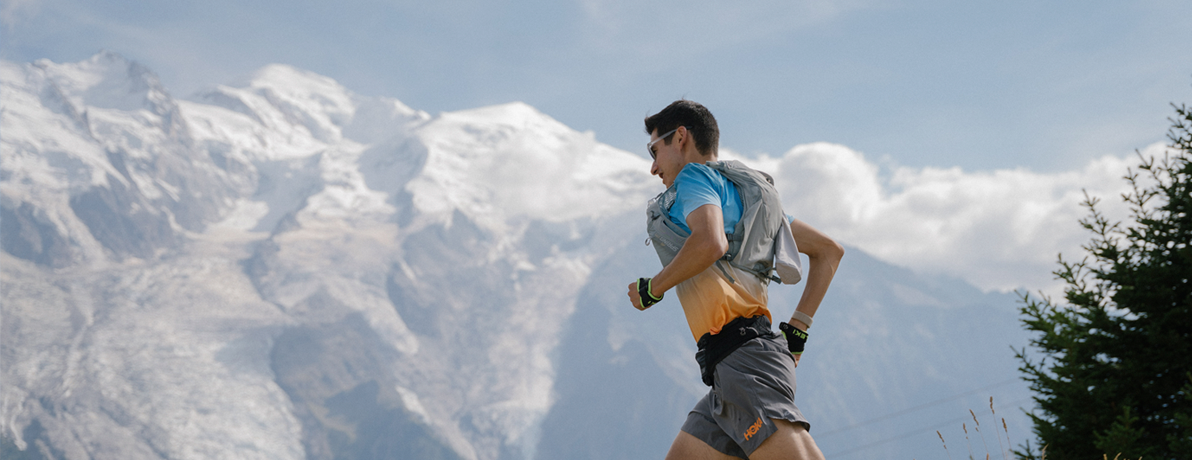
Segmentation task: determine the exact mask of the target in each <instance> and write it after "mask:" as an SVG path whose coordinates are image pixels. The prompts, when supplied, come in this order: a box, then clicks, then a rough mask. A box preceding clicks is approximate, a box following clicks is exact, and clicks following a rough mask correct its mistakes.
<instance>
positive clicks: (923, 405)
mask: <svg viewBox="0 0 1192 460" xmlns="http://www.w3.org/2000/svg"><path fill="white" fill-rule="evenodd" d="M1017 381H1019V379H1018V378H1017V377H1015V378H1012V379H1009V380H1004V381H1001V382H998V383H995V384H993V385H989V386H985V387H981V388H977V389H975V390H969V391H966V392H964V393H960V394H955V395H952V396H949V397H946V398H942V399H937V400H935V401H931V402H926V403H923V404H920V405H918V406H915V407H912V408H910V409H903V410H900V411H898V412H894V413H891V414H886V415H882V416H880V417H877V418H873V419H869V420H866V421H864V422H859V423H854V424H852V425H849V426H846V427H843V428H837V429H834V430H830V431H827V432H824V433H818V434H817V435H816V437H817V438H822V437H825V436H829V435H832V434H835V433H840V432H843V431H848V430H851V429H854V428H858V427H861V426H865V425H868V424H870V423H877V422H881V421H885V420H889V419H892V418H894V417H898V416H900V415H905V414H908V413H911V412H914V411H917V410H919V409H924V408H928V407H931V406H934V405H937V404H943V403H946V402H948V401H954V400H957V399H960V398H963V397H965V396H968V395H971V394H973V393H980V392H982V391H985V390H989V389H991V388H997V387H1000V386H1004V385H1007V384H1010V383H1012V382H1017Z"/></svg>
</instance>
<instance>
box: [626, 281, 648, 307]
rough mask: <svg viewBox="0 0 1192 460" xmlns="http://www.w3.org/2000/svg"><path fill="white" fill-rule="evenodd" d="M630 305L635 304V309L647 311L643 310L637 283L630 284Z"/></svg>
mask: <svg viewBox="0 0 1192 460" xmlns="http://www.w3.org/2000/svg"><path fill="white" fill-rule="evenodd" d="M629 303H631V304H633V308H636V309H638V310H645V308H642V296H641V295H640V294H638V293H637V281H634V282H632V283H629Z"/></svg>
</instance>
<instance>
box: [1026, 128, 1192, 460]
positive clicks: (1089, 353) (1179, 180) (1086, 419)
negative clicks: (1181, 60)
mask: <svg viewBox="0 0 1192 460" xmlns="http://www.w3.org/2000/svg"><path fill="white" fill-rule="evenodd" d="M1173 107H1175V111H1176V117H1174V118H1172V119H1171V121H1172V126H1171V129H1170V130H1169V131H1168V138H1169V139H1170V141H1171V144H1169V150H1168V153H1167V154H1166V155H1165V156H1164V157H1163V158H1161V159H1155V158H1143V157H1142V155H1141V154H1140V155H1139V157H1140V164H1139V165H1138V167H1137V169H1131V170H1129V171H1127V174H1126V176H1125V180H1126V181H1127V182H1128V183H1129V184H1130V185H1131V192H1129V193H1127V194H1125V195H1123V197H1122V198H1123V199H1124V200H1125V201H1126V203H1127V204H1128V205H1129V207H1130V210H1131V218H1130V219H1129V220H1128V221H1127V222H1125V223H1123V222H1111V221H1110V220H1109V219H1108V218H1107V217H1106V216H1105V215H1104V214H1102V213H1101V212H1100V211H1099V210H1098V208H1097V204H1098V199H1096V198H1092V197H1088V196H1087V195H1086V198H1085V202H1084V205H1085V206H1086V207H1087V208H1088V210H1089V215H1088V216H1087V217H1085V218H1084V219H1082V220H1081V221H1080V223H1081V225H1082V226H1083V227H1084V228H1085V229H1087V230H1088V231H1090V232H1091V233H1092V238H1091V240H1090V241H1089V242H1088V243H1087V244H1085V245H1084V246H1083V248H1084V250H1085V251H1086V254H1085V256H1084V257H1083V258H1082V259H1081V260H1080V261H1079V262H1074V261H1071V260H1065V259H1064V257H1063V255H1062V254H1061V256H1060V260H1059V266H1060V268H1059V269H1057V270H1056V271H1055V272H1054V273H1055V274H1056V276H1058V277H1059V278H1060V279H1061V280H1062V281H1063V282H1064V283H1065V285H1066V287H1065V289H1064V293H1065V295H1064V298H1065V300H1066V302H1064V303H1053V302H1052V301H1051V299H1049V298H1047V297H1046V296H1040V297H1041V298H1034V297H1032V296H1030V295H1029V294H1023V296H1022V307H1021V308H1020V311H1021V313H1022V316H1023V319H1022V322H1023V324H1024V325H1025V326H1026V328H1027V329H1028V330H1029V331H1031V332H1034V333H1035V336H1034V337H1033V338H1032V339H1031V340H1030V347H1031V350H1030V351H1029V352H1028V350H1027V349H1026V348H1023V349H1022V350H1018V351H1017V352H1016V354H1017V356H1018V359H1019V360H1020V362H1021V366H1020V367H1019V370H1020V371H1021V372H1023V374H1024V377H1023V378H1024V380H1026V381H1027V382H1029V383H1030V386H1031V390H1032V391H1033V392H1035V396H1034V400H1035V403H1036V405H1037V407H1036V409H1035V411H1034V412H1033V413H1030V414H1029V415H1030V417H1031V419H1032V422H1033V425H1034V427H1033V431H1034V433H1035V436H1036V437H1037V439H1036V442H1037V443H1038V444H1037V445H1036V446H1034V447H1031V446H1030V445H1029V443H1028V445H1026V446H1020V447H1022V449H1021V450H1020V451H1016V452H1015V453H1016V454H1017V455H1018V456H1019V458H1023V459H1028V458H1038V457H1039V452H1036V449H1038V448H1040V447H1044V446H1045V447H1046V458H1048V459H1055V460H1066V459H1081V460H1093V459H1101V458H1104V457H1103V456H1107V458H1115V456H1118V455H1119V454H1120V458H1122V459H1126V458H1129V459H1137V458H1139V457H1141V458H1143V459H1148V460H1149V459H1156V460H1159V459H1172V460H1174V459H1183V460H1186V459H1192V111H1190V110H1189V109H1188V108H1187V107H1185V106H1182V105H1180V106H1175V105H1173Z"/></svg>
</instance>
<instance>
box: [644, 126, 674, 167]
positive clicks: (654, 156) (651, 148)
mask: <svg viewBox="0 0 1192 460" xmlns="http://www.w3.org/2000/svg"><path fill="white" fill-rule="evenodd" d="M678 130H679V128H675V129H672V130H670V131H667V132H666V134H663V135H661V136H658V139H654V140H652V141H650V142H647V143H646V151H648V152H650V158H651V159H654V160H657V159H658V154H656V153H654V144H657V143H658V141H660V140H663V139H666V137H667V136H670V135H671V134H674V133H675V131H678Z"/></svg>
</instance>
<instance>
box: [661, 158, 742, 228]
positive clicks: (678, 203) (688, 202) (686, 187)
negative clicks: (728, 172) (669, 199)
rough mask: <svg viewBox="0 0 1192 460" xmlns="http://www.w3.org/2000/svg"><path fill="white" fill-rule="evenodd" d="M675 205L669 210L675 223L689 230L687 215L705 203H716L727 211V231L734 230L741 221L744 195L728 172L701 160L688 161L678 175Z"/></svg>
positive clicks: (725, 220) (725, 221)
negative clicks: (725, 173)
mask: <svg viewBox="0 0 1192 460" xmlns="http://www.w3.org/2000/svg"><path fill="white" fill-rule="evenodd" d="M672 185H674V187H675V192H676V195H675V204H674V205H672V206H671V208H670V211H669V212H668V214H669V217H670V220H671V222H674V223H675V224H678V225H679V227H681V228H682V229H683V230H686V231H687V233H691V228H689V227H687V215H688V214H690V213H691V211H694V210H696V209H697V208H699V207H700V206H703V205H705V204H714V205H716V206H718V207H720V209H721V211H722V212H723V213H724V232H725V233H732V232H733V229H734V228H736V227H737V221H739V220H741V196H740V195H739V194H737V186H736V185H733V183H732V182H729V180H728V179H726V178H725V177H724V175H722V174H720V173H719V172H716V171H715V170H713V169H712V168H709V167H707V166H704V165H702V164H699V163H687V165H686V166H684V167H683V170H682V171H680V172H679V175H678V176H677V177H675V183H674V184H672Z"/></svg>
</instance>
